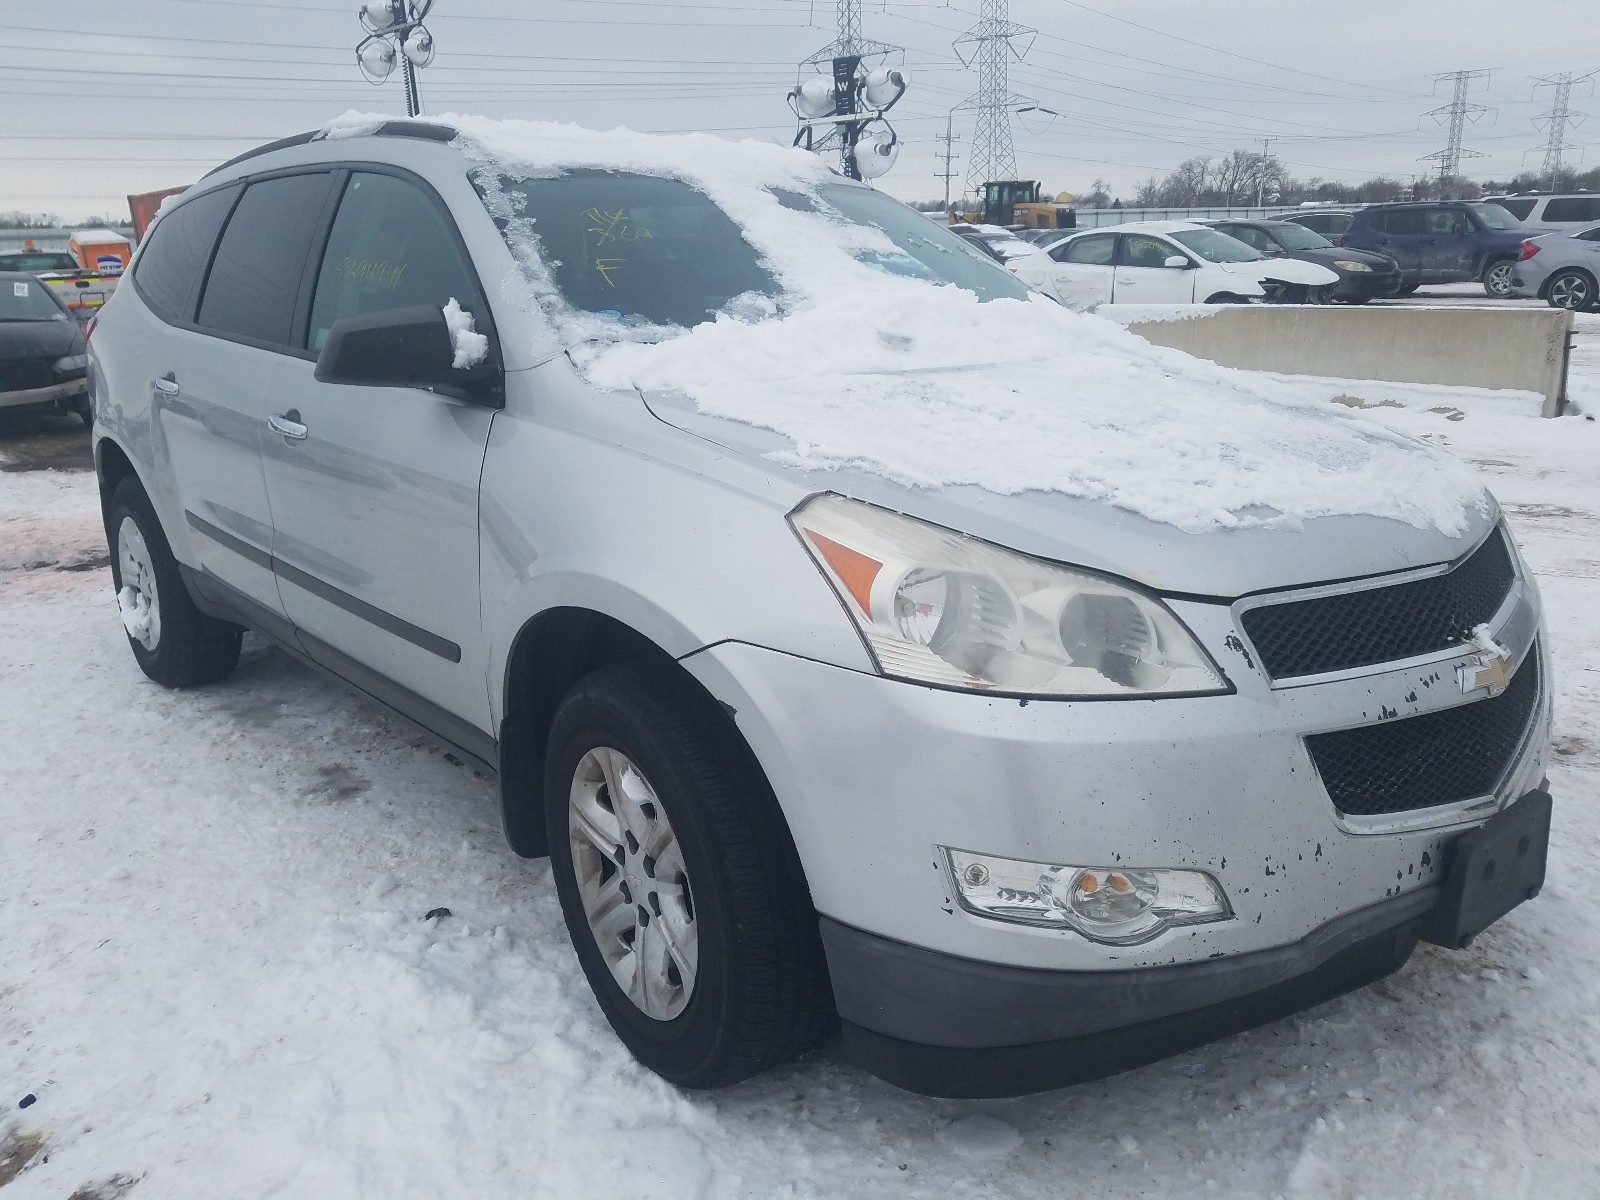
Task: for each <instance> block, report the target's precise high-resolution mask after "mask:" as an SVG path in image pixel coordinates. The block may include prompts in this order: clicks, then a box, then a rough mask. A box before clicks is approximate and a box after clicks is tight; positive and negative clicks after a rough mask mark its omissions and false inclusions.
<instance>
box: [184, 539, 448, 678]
mask: <svg viewBox="0 0 1600 1200" xmlns="http://www.w3.org/2000/svg"><path fill="white" fill-rule="evenodd" d="M183 516H184V519H185V520H186V521H188V522H189V525H190V526H191V527H192V528H194V529H196V530H198V531H199V532H200V533H203V534H205V535H206V537H208V538H210V539H211V540H212V541H214V542H216V543H217V544H218V545H219V546H223V547H225V548H226V549H228V550H231V551H233V552H234V553H235V554H238V555H240V556H242V557H244V558H247V559H249V560H250V561H251V562H253V563H255V564H256V565H257V566H259V567H265V568H267V570H269V571H271V572H272V573H273V574H274V575H276V576H277V577H278V578H279V579H284V580H287V581H288V582H290V583H292V584H294V585H295V586H296V587H300V588H303V589H305V590H306V591H308V592H310V593H311V594H312V595H313V596H316V597H317V598H319V599H321V600H326V601H327V602H328V603H329V604H333V605H336V606H337V607H339V608H342V609H344V610H345V611H346V612H348V613H350V614H352V615H353V616H357V617H360V618H361V619H362V620H363V621H366V622H368V623H369V624H372V625H376V626H377V627H378V628H379V629H382V630H383V631H384V632H385V633H392V634H394V636H395V637H397V638H401V639H403V640H404V641H407V642H410V643H411V644H412V645H413V646H418V647H420V648H421V649H423V650H426V651H428V652H429V653H430V654H437V655H438V656H439V657H440V658H442V659H445V660H446V661H448V662H453V663H458V662H460V661H461V647H460V646H458V645H457V644H456V643H455V642H452V641H450V640H449V639H448V638H442V637H440V636H439V635H438V634H436V633H430V632H428V630H426V629H423V628H422V627H421V626H419V625H413V624H411V622H410V621H406V620H403V619H402V618H400V617H397V616H395V615H394V614H393V613H391V612H385V611H384V610H383V609H381V608H378V607H376V606H375V605H371V604H368V603H367V602H366V601H365V600H362V599H359V598H358V597H355V596H352V595H351V594H350V593H349V592H346V591H343V590H341V589H339V588H336V587H334V586H333V584H331V583H327V582H325V581H324V580H321V579H318V578H317V577H316V576H315V575H312V574H310V573H308V572H306V571H302V570H301V569H300V568H299V567H297V566H295V565H294V564H292V563H286V562H284V561H283V560H282V559H281V558H278V557H277V556H276V555H274V554H271V553H269V552H268V551H265V550H262V549H261V548H260V547H259V546H254V545H252V544H251V543H249V542H247V541H244V540H243V539H242V538H238V537H235V536H234V535H233V534H231V533H228V532H227V531H226V530H223V529H218V528H217V527H216V526H215V525H213V524H211V522H210V521H207V520H205V519H204V518H203V517H197V516H196V515H195V514H194V513H192V512H189V511H188V510H187V509H185V510H184V514H183ZM352 661H354V660H352Z"/></svg>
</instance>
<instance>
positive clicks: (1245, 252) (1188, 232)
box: [1171, 229, 1266, 263]
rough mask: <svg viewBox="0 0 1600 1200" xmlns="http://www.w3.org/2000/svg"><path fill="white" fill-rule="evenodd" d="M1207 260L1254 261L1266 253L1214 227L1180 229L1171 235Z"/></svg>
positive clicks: (1219, 261)
mask: <svg viewBox="0 0 1600 1200" xmlns="http://www.w3.org/2000/svg"><path fill="white" fill-rule="evenodd" d="M1171 237H1172V240H1173V241H1175V242H1182V243H1183V244H1184V245H1185V246H1187V247H1189V249H1191V250H1193V251H1194V252H1195V253H1196V254H1198V255H1199V256H1200V257H1201V258H1203V259H1205V260H1206V261H1207V262H1214V263H1226V262H1255V261H1256V259H1258V258H1265V257H1266V255H1264V254H1262V253H1261V251H1259V250H1256V249H1254V248H1253V247H1251V246H1247V245H1245V244H1244V243H1243V242H1241V241H1240V240H1239V239H1238V238H1236V237H1229V236H1228V235H1227V234H1225V233H1220V232H1218V231H1217V230H1215V229H1180V230H1177V231H1176V232H1175V233H1173V234H1172V235H1171Z"/></svg>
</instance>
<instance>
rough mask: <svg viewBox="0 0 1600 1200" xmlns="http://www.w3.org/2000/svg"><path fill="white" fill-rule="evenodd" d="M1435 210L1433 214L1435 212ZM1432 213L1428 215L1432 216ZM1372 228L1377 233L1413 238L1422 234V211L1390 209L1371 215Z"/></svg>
mask: <svg viewBox="0 0 1600 1200" xmlns="http://www.w3.org/2000/svg"><path fill="white" fill-rule="evenodd" d="M1437 211H1438V210H1437V209H1435V210H1433V212H1437ZM1433 212H1430V213H1429V214H1428V215H1429V216H1432V215H1433ZM1372 227H1373V228H1374V229H1376V230H1377V231H1378V232H1379V233H1388V234H1398V235H1400V236H1403V237H1404V236H1413V235H1419V234H1421V233H1422V211H1421V210H1420V209H1415V208H1391V209H1389V210H1387V211H1385V212H1378V213H1374V214H1373V215H1372Z"/></svg>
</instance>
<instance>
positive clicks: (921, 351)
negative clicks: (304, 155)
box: [342, 116, 1490, 536]
mask: <svg viewBox="0 0 1600 1200" xmlns="http://www.w3.org/2000/svg"><path fill="white" fill-rule="evenodd" d="M433 119H434V120H436V121H439V122H441V123H447V124H450V125H453V126H454V127H455V128H457V129H459V130H460V131H461V133H462V135H463V136H462V137H461V138H460V139H459V140H458V142H457V144H458V146H460V148H461V149H462V150H463V152H464V153H465V154H466V155H467V156H468V158H469V159H473V160H476V161H478V162H481V163H483V164H485V165H486V166H489V167H491V168H492V169H493V170H494V171H501V172H505V173H509V174H513V175H521V176H524V177H528V176H537V175H550V174H558V173H560V172H562V171H564V170H566V169H574V168H584V167H590V168H609V169H615V170H619V171H634V172H641V173H650V174H660V175H664V176H669V177H673V178H677V179H681V180H683V181H685V182H687V183H689V184H691V185H692V186H694V187H696V188H697V189H698V190H700V191H702V192H704V193H705V194H706V195H708V196H709V197H710V198H711V199H712V200H713V201H715V202H716V203H717V204H718V205H719V206H720V207H722V208H723V210H724V211H726V212H727V213H728V215H729V216H730V217H732V219H733V220H734V221H735V222H737V223H738V224H739V225H740V226H741V227H742V229H743V230H744V232H745V236H746V238H747V240H748V241H749V242H750V243H751V244H752V245H753V246H754V247H755V248H756V250H757V251H758V252H759V253H760V254H761V255H762V256H763V258H764V259H765V261H766V265H767V267H768V268H769V270H771V272H772V274H773V275H774V277H775V278H777V280H778V281H779V283H780V285H781V286H782V288H783V290H784V296H785V298H784V301H783V305H782V308H781V310H780V311H779V312H778V313H777V314H776V315H765V319H759V318H758V316H757V315H753V314H751V313H749V312H748V311H746V312H743V313H741V315H739V316H735V315H732V314H730V313H724V314H721V315H719V316H718V318H717V319H716V320H714V321H708V322H706V323H704V324H701V325H698V326H696V327H695V328H693V329H691V330H688V331H685V332H677V333H676V334H675V335H674V336H665V337H660V338H659V340H652V341H637V340H635V341H628V340H620V339H622V338H625V337H627V336H629V333H630V331H620V332H619V331H618V330H617V329H616V327H615V326H614V325H613V326H609V327H606V326H604V325H603V323H599V322H597V321H596V319H595V318H593V317H592V316H590V315H589V314H583V313H577V312H574V311H572V310H570V309H568V310H565V311H564V312H563V311H561V308H560V304H559V298H558V297H557V296H556V293H555V289H554V285H553V283H552V282H551V280H550V278H549V276H548V274H547V273H545V272H544V269H543V267H542V266H541V265H540V264H539V263H538V261H537V259H536V258H534V257H533V256H532V255H531V254H528V253H526V251H527V250H528V249H530V247H529V246H527V245H524V246H523V247H522V249H523V250H524V251H525V253H523V254H521V255H519V257H520V258H521V259H522V261H523V265H524V269H525V270H526V271H527V272H528V273H529V274H530V276H531V277H532V278H531V279H530V283H531V284H532V285H533V288H534V291H535V293H536V294H537V295H538V298H539V300H540V303H541V304H543V305H544V306H545V307H546V310H547V311H550V312H552V315H553V316H554V317H555V318H556V320H557V322H558V326H559V327H560V328H561V329H562V334H563V337H564V339H565V341H566V344H567V345H568V347H569V348H570V350H571V353H572V356H573V360H574V362H576V363H577V364H578V366H579V367H580V369H581V370H582V371H583V372H584V373H585V374H586V375H587V377H588V378H589V379H590V381H591V382H593V383H594V384H596V385H598V386H602V387H608V388H619V389H620V388H626V389H638V390H640V391H652V390H654V391H675V392H679V393H682V394H684V395H686V396H687V397H688V398H689V399H690V400H692V401H693V402H694V404H695V405H696V406H697V407H698V408H699V409H700V411H702V412H705V413H707V414H710V415H713V416H719V417H723V418H727V419H731V420H734V421H739V422H743V423H746V424H749V425H753V426H758V427H761V428H765V429H770V430H773V431H775V432H777V433H779V434H781V435H783V436H784V437H786V438H788V439H790V440H791V441H792V442H793V443H794V445H793V448H792V449H790V450H787V451H780V452H777V453H774V454H772V455H770V456H769V457H771V458H773V459H775V460H777V461H778V462H779V463H781V464H784V465H788V466H791V467H798V468H803V469H808V470H818V471H827V470H830V469H835V468H841V467H852V468H856V469H861V470H866V471H870V472H874V473H877V474H879V475H882V476H886V477H888V478H890V479H892V480H895V481H898V482H899V483H901V484H904V485H907V486H910V487H917V488H941V487H947V486H952V485H960V484H971V485H976V486H978V487H981V488H984V489H986V490H988V491H990V492H994V493H998V494H1002V495H1014V494H1019V493H1023V492H1028V491H1045V492H1058V493H1062V494H1065V495H1069V496H1075V497H1082V498H1088V499H1092V500H1098V501H1101V502H1104V503H1107V504H1112V505H1116V506H1118V507H1120V508H1124V509H1127V510H1129V511H1132V512H1135V513H1139V514H1141V515H1143V516H1145V517H1148V518H1151V519H1153V520H1157V521H1162V522H1167V523H1169V524H1171V525H1174V526H1177V527H1178V528H1180V529H1184V530H1188V531H1191V532H1197V533H1198V532H1205V531H1209V530H1215V529H1219V528H1240V527H1246V526H1261V525H1292V524H1295V523H1298V522H1300V521H1303V520H1306V519H1309V518H1313V517H1319V516H1332V515H1356V514H1370V515H1375V516H1382V517H1389V518H1393V519H1395V520H1398V521H1403V522H1405V523H1407V524H1409V525H1412V526H1415V527H1418V528H1423V529H1426V528H1429V527H1432V528H1437V529H1438V530H1440V531H1441V532H1442V533H1445V534H1446V535H1449V536H1456V535H1458V534H1460V533H1461V532H1463V531H1464V530H1465V529H1466V528H1467V527H1468V525H1469V523H1470V521H1471V514H1473V513H1478V514H1484V513H1487V512H1489V511H1490V502H1489V499H1488V497H1487V495H1486V494H1485V493H1484V491H1483V489H1482V487H1481V486H1480V485H1479V484H1478V483H1477V482H1476V480H1475V479H1474V477H1473V476H1472V474H1471V473H1470V471H1469V470H1468V469H1467V468H1466V467H1465V466H1464V465H1463V464H1461V463H1460V462H1459V461H1458V460H1456V459H1455V458H1454V457H1452V456H1451V455H1449V454H1448V453H1446V452H1445V451H1443V450H1440V449H1437V448H1435V447H1433V446H1430V445H1427V444H1425V443H1422V442H1418V441H1415V440H1413V439H1410V438H1407V437H1405V436H1403V435H1401V434H1398V433H1395V432H1392V431H1390V430H1388V429H1385V428H1383V427H1382V426H1379V425H1377V424H1375V423H1372V422H1369V421H1367V420H1365V419H1364V418H1362V417H1360V416H1359V415H1357V414H1355V413H1353V412H1351V411H1350V410H1349V409H1346V408H1343V407H1341V406H1339V405H1334V404H1329V403H1326V402H1322V401H1317V400H1307V399H1293V398H1288V397H1285V396H1283V395H1282V394H1281V389H1280V388H1279V387H1278V386H1277V385H1275V384H1274V383H1273V382H1271V381H1270V380H1265V379H1262V378H1260V377H1257V376H1252V375H1250V374H1248V373H1246V372H1241V371H1234V370H1230V369H1227V368H1223V367H1218V366H1215V365H1213V364H1211V363H1208V362H1204V361H1202V360H1199V359H1195V358H1192V357H1190V356H1188V355H1185V354H1181V353H1179V352H1177V351H1171V350H1166V349H1162V348H1158V347H1154V346H1151V345H1150V344H1149V343H1148V342H1145V341H1144V340H1143V339H1141V338H1139V337H1137V336H1136V335H1133V334H1130V333H1128V332H1126V331H1125V330H1123V329H1121V328H1120V327H1118V326H1116V325H1114V324H1113V323H1111V322H1109V321H1106V320H1102V319H1100V318H1098V317H1094V316H1091V315H1087V314H1080V313H1073V312H1070V311H1068V310H1067V309H1065V308H1062V307H1061V306H1059V305H1057V304H1055V303H1054V302H1052V301H1049V300H1046V299H1044V298H1042V297H1037V296H1035V297H1032V298H1029V299H1016V300H1009V299H1008V300H993V301H990V302H988V303H981V302H979V300H978V299H977V297H976V296H974V295H973V294H971V293H969V292H966V291H962V290H959V289H957V288H953V287H936V286H932V285H930V284H928V283H924V282H919V281H917V280H913V279H907V278H903V277H899V276H894V275H889V274H886V273H884V272H882V271H879V270H875V269H873V268H872V267H870V266H868V265H866V264H865V263H863V262H861V261H859V259H858V257H857V255H859V254H860V253H861V252H863V251H874V250H877V251H892V250H893V249H894V247H893V246H892V244H891V243H889V241H888V240H887V237H886V236H885V235H883V234H881V233H880V232H879V231H877V230H875V229H865V228H862V227H859V226H846V225H844V224H842V223H840V222H837V221H834V220H830V219H829V218H827V217H826V216H823V215H820V214H817V213H813V212H801V211H796V210H794V209H792V208H786V207H784V206H783V205H782V204H781V203H780V202H779V201H778V199H777V198H776V197H775V196H774V194H773V192H774V190H775V189H790V190H801V191H808V192H814V191H815V190H816V189H817V188H818V187H819V186H820V185H821V184H822V183H823V182H824V181H826V180H827V179H829V178H830V172H829V171H828V169H827V166H826V164H825V163H824V162H823V161H822V160H821V159H820V158H818V157H817V156H816V155H813V154H808V153H805V152H802V151H798V150H790V149H786V148H780V147H777V146H773V145H768V144H762V143H756V142H739V143H734V142H728V141H724V140H722V139H720V138H716V137H712V136H710V135H707V134H685V135H673V136H660V135H650V134H639V133H634V132H632V131H629V130H626V129H616V130H612V131H610V132H605V133H601V132H595V131H592V130H586V129H581V128H579V127H577V126H573V125H557V124H549V123H543V122H523V121H491V120H487V119H484V118H477V117H455V116H444V117H436V118H433ZM342 122H343V127H345V128H352V127H358V126H359V123H360V122H359V118H356V117H352V116H347V117H346V118H343V119H342ZM834 178H836V177H834ZM491 206H492V201H491ZM497 215H499V216H502V217H504V218H510V217H512V216H513V215H514V214H512V213H509V212H505V213H498V214H497ZM516 224H517V223H516V222H515V221H513V222H512V230H511V232H510V234H509V235H508V236H509V237H510V238H511V240H512V242H513V250H517V249H518V245H517V236H518V235H517V232H516V228H515V226H516ZM524 224H526V225H529V226H531V225H532V223H531V222H524ZM523 236H524V237H525V238H526V239H527V240H528V241H530V242H531V241H535V240H536V238H537V229H536V227H534V228H531V229H527V230H524V231H523ZM1274 265H1276V264H1274ZM552 306H554V307H552ZM597 339H600V340H597ZM604 339H609V340H604Z"/></svg>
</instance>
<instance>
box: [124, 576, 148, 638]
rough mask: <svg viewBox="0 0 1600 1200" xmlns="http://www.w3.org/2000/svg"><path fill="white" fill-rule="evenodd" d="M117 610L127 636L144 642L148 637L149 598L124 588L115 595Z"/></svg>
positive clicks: (131, 589)
mask: <svg viewBox="0 0 1600 1200" xmlns="http://www.w3.org/2000/svg"><path fill="white" fill-rule="evenodd" d="M117 609H118V610H119V611H120V612H121V613H122V627H123V628H124V629H126V630H127V631H128V636H129V637H131V638H134V639H136V640H138V641H141V642H142V641H144V639H145V638H147V637H149V636H150V598H149V597H148V596H145V595H143V594H142V593H140V592H138V591H135V590H134V589H133V588H131V587H125V588H123V589H122V590H121V591H120V592H118V593H117Z"/></svg>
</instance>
